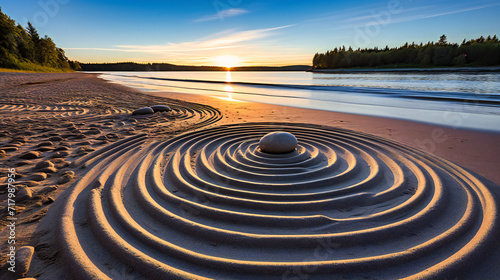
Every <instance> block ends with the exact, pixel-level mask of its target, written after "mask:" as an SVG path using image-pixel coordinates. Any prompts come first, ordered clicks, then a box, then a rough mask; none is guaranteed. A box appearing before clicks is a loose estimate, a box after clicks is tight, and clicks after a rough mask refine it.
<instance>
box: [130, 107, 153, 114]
mask: <svg viewBox="0 0 500 280" xmlns="http://www.w3.org/2000/svg"><path fill="white" fill-rule="evenodd" d="M153 113H154V111H153V109H151V108H150V107H143V108H140V109H137V110H135V111H133V112H132V115H148V114H153Z"/></svg>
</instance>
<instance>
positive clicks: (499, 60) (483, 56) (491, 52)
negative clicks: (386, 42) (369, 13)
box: [313, 34, 500, 69]
mask: <svg viewBox="0 0 500 280" xmlns="http://www.w3.org/2000/svg"><path fill="white" fill-rule="evenodd" d="M496 65H500V42H499V40H498V38H497V36H496V35H494V36H493V37H491V36H488V37H486V38H484V37H483V36H481V37H479V38H477V39H471V40H469V41H467V40H466V39H464V40H463V41H462V43H461V44H460V45H459V44H457V43H449V42H448V40H447V37H446V35H444V34H443V35H442V36H441V37H440V38H439V41H437V42H428V43H426V44H423V43H420V44H415V42H413V43H411V44H408V43H405V44H404V45H403V46H401V47H396V48H389V47H388V46H385V48H381V49H379V48H377V47H374V48H372V49H368V48H365V49H360V48H358V49H356V50H353V49H352V47H348V48H347V49H346V47H345V46H342V47H338V48H335V49H333V50H329V51H327V52H326V53H316V54H315V55H314V58H313V68H314V69H337V68H364V67H367V68H368V67H370V68H377V67H378V68H382V67H384V68H392V67H394V68H403V67H405V68H406V67H443V66H445V67H446V66H454V67H462V66H468V67H479V66H496Z"/></svg>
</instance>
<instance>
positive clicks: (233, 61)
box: [214, 55, 241, 68]
mask: <svg viewBox="0 0 500 280" xmlns="http://www.w3.org/2000/svg"><path fill="white" fill-rule="evenodd" d="M214 62H215V64H216V65H217V66H222V67H226V68H233V67H237V66H239V65H240V62H241V59H240V58H239V57H237V56H234V55H221V56H217V57H214Z"/></svg>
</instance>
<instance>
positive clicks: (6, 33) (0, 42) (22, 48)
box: [0, 8, 81, 71]
mask: <svg viewBox="0 0 500 280" xmlns="http://www.w3.org/2000/svg"><path fill="white" fill-rule="evenodd" d="M0 68H9V69H18V70H31V71H52V70H55V71H69V70H81V68H80V65H79V64H78V62H76V61H71V60H69V59H68V58H67V57H66V55H65V53H64V50H63V49H61V48H58V47H57V46H56V44H55V43H54V41H52V39H51V38H50V37H48V36H44V37H41V36H40V35H39V34H38V31H37V30H36V28H35V27H34V26H33V25H32V24H31V23H30V22H28V26H27V27H26V28H24V27H22V26H21V25H20V24H16V22H15V21H14V20H12V19H11V18H10V17H9V16H7V15H6V14H4V13H3V12H2V10H1V8H0Z"/></svg>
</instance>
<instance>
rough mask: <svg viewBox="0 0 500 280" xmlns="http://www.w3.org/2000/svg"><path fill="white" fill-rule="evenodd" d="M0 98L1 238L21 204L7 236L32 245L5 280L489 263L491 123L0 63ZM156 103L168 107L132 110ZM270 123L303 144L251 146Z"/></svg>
mask: <svg viewBox="0 0 500 280" xmlns="http://www.w3.org/2000/svg"><path fill="white" fill-rule="evenodd" d="M0 95H1V102H0V115H1V119H0V124H1V129H0V167H1V172H2V173H1V175H0V185H1V186H0V197H1V200H0V201H1V208H2V214H1V217H0V220H1V230H2V231H1V233H0V239H1V240H2V243H4V244H6V241H5V242H4V240H8V239H9V236H12V228H9V227H8V225H10V224H11V221H12V220H9V218H12V217H15V219H16V220H15V241H16V243H15V245H16V248H21V247H22V246H33V247H34V254H33V257H32V259H31V265H30V266H29V270H28V271H27V273H25V274H24V275H22V269H21V266H20V265H19V264H18V269H19V271H21V272H18V273H20V274H12V273H3V272H2V275H1V276H0V279H17V278H21V277H22V276H26V277H33V278H36V279H205V278H206V279H343V278H342V277H344V278H345V279H367V277H369V278H368V279H396V278H398V279H399V278H407V279H430V278H436V279H493V278H495V277H496V275H498V273H500V264H499V262H498V260H499V259H500V241H499V239H498V238H497V237H498V234H499V224H498V223H499V221H498V204H499V201H500V200H499V199H500V187H499V186H500V146H499V145H498V143H500V134H497V133H489V132H484V131H473V130H464V129H460V128H459V127H440V126H434V125H428V124H423V123H416V122H409V121H403V120H397V119H386V118H378V117H368V116H361V115H352V114H343V113H336V112H329V111H318V110H309V109H301V108H293V107H284V106H276V105H268V104H262V103H251V102H242V101H237V100H228V99H222V98H216V97H211V96H208V95H207V96H201V95H190V94H183V93H176V92H149V93H148V94H145V93H142V92H138V91H136V90H133V89H130V88H126V87H123V86H120V85H117V84H111V83H108V82H106V81H104V80H102V79H99V78H98V77H97V75H96V74H84V73H68V74H28V73H0ZM152 105H167V106H169V107H170V108H171V109H172V111H170V112H157V113H155V114H151V115H132V112H133V111H134V110H136V109H138V108H141V107H146V106H152ZM273 131H287V132H290V133H292V134H294V135H295V136H296V137H297V139H298V146H297V149H296V150H294V151H293V152H291V153H287V154H268V153H264V152H262V151H260V149H259V148H258V142H259V139H260V138H261V137H262V136H264V135H265V134H267V133H269V132H273ZM11 174H14V175H15V176H12V177H13V178H15V182H13V183H11V184H13V185H15V186H16V187H15V189H16V191H15V194H16V196H15V199H14V200H15V208H16V210H17V213H15V215H10V216H9V212H8V211H7V210H5V211H4V210H3V209H8V206H9V201H8V195H9V178H10V177H11ZM9 251H10V248H9V247H8V246H7V245H2V246H1V257H0V260H1V265H2V269H3V270H2V271H6V270H7V268H8V267H9V266H10V264H9V263H8V262H7V261H8V254H9ZM18 261H20V260H18Z"/></svg>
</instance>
